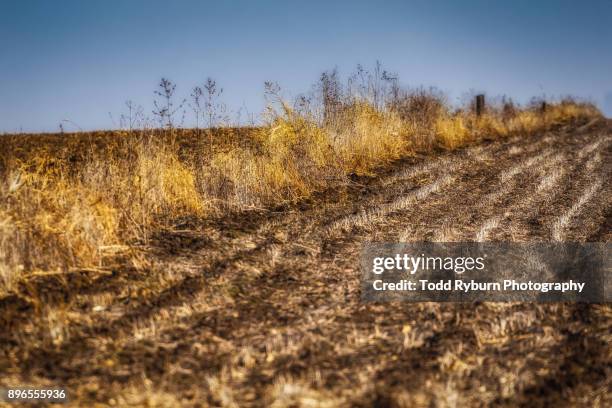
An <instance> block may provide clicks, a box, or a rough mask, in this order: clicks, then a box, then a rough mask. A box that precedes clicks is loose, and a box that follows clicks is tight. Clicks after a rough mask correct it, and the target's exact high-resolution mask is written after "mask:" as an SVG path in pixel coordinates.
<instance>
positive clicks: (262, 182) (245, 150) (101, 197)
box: [0, 98, 600, 294]
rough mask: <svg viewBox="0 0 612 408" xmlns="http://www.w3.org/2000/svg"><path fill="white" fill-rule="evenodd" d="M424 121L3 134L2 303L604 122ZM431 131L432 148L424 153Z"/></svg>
mask: <svg viewBox="0 0 612 408" xmlns="http://www.w3.org/2000/svg"><path fill="white" fill-rule="evenodd" d="M421 99H422V98H421ZM436 106H438V105H436ZM440 106H441V105H440ZM423 115H429V116H431V117H427V118H421V119H423V120H418V121H417V120H415V119H414V118H415V113H414V112H412V111H411V113H410V115H408V116H402V114H401V111H400V110H397V109H391V108H389V109H383V110H380V109H376V108H374V106H373V105H372V104H370V103H368V102H366V101H361V100H357V101H353V102H352V103H350V104H345V105H344V106H343V107H342V109H341V110H339V111H338V112H337V114H336V115H335V117H334V120H333V121H331V122H329V123H326V124H325V125H324V126H322V125H320V124H319V123H318V122H317V121H316V120H315V119H314V118H313V117H310V116H309V115H307V114H298V113H296V112H295V111H294V110H292V109H291V108H290V107H289V106H288V105H287V104H284V103H282V109H281V112H280V113H276V114H274V115H272V116H271V118H270V120H269V122H268V123H267V124H266V125H265V126H262V127H260V128H256V129H249V130H248V131H242V132H241V131H240V130H238V131H236V132H235V130H232V129H230V130H226V131H217V134H216V135H215V137H214V138H213V137H212V133H213V131H208V136H210V137H207V136H199V137H198V135H199V133H200V132H197V134H196V133H195V132H191V133H190V132H189V131H183V132H179V131H176V130H174V131H173V130H170V131H158V130H152V131H148V132H147V131H143V132H132V133H128V132H115V133H110V134H103V135H94V134H77V135H66V136H55V137H54V136H45V135H42V136H38V137H34V136H4V137H5V139H6V143H5V144H4V147H3V149H4V154H3V155H2V157H1V161H0V199H1V204H0V232H1V234H0V293H4V294H6V293H7V292H11V291H13V290H15V288H16V285H18V283H19V282H20V281H23V280H27V279H28V277H29V276H32V274H36V273H63V272H68V271H71V270H77V269H83V268H85V269H87V268H99V269H104V268H105V266H106V263H107V262H109V261H108V259H109V257H111V258H112V256H109V253H111V255H112V254H115V253H116V252H117V251H116V249H117V248H126V245H132V244H135V243H140V244H142V243H146V242H147V241H148V239H149V237H150V235H151V234H152V233H153V232H154V231H156V230H159V229H160V228H168V227H172V226H173V225H174V224H176V223H177V222H178V221H177V220H180V219H184V218H188V217H200V218H201V217H211V216H219V215H222V214H224V213H227V211H242V210H245V209H248V208H261V207H268V206H274V205H279V204H284V203H292V202H293V203H294V202H297V201H299V200H302V199H304V198H307V197H309V196H311V195H312V194H313V193H314V192H316V191H321V190H324V189H326V188H329V187H333V186H335V185H338V184H342V183H346V180H347V175H350V174H357V175H369V174H373V173H374V172H375V171H376V169H377V168H380V167H384V166H385V165H386V164H388V163H390V162H392V161H394V160H397V159H398V158H401V157H405V156H408V155H411V154H413V153H415V151H416V150H423V149H424V148H426V149H429V150H433V149H436V148H438V147H443V148H446V149H456V148H459V147H461V146H464V145H466V144H469V143H473V142H475V141H478V140H481V139H485V138H488V139H490V138H498V137H507V136H509V135H516V134H531V133H535V132H539V131H543V130H545V129H547V128H548V127H551V126H555V125H557V124H559V123H563V122H568V121H575V120H578V119H585V118H589V117H593V116H598V115H600V114H599V113H598V112H597V110H596V109H595V108H594V107H592V106H591V105H586V104H578V103H570V102H561V103H559V104H551V105H549V108H548V110H547V111H546V113H545V114H542V113H540V112H537V111H535V110H532V109H526V110H522V111H517V112H516V113H515V114H514V116H513V117H511V118H509V119H507V118H502V117H501V115H498V114H495V113H489V114H486V115H484V116H482V117H476V116H475V115H473V114H468V113H465V112H458V113H451V112H449V111H448V109H442V108H436V109H428V110H427V112H425V113H423ZM425 119H426V120H425ZM235 133H237V134H235ZM430 133H431V134H433V135H434V136H435V137H434V140H435V143H433V144H427V143H424V142H423V135H425V134H430ZM209 140H214V142H213V143H212V144H210V142H209Z"/></svg>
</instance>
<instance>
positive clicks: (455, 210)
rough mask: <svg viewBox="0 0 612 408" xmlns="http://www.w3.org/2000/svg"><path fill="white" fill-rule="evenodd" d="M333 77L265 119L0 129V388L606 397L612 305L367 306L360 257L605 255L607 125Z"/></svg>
mask: <svg viewBox="0 0 612 408" xmlns="http://www.w3.org/2000/svg"><path fill="white" fill-rule="evenodd" d="M334 78H335V77H334V74H333V73H331V74H326V75H324V76H323V77H322V81H321V83H322V89H321V95H322V97H321V99H322V102H317V101H309V100H308V99H307V98H306V99H299V100H298V101H297V102H296V103H295V104H289V103H287V102H286V101H284V100H282V99H281V98H279V97H278V96H277V93H275V92H270V95H271V97H270V103H271V105H270V110H269V111H268V113H267V114H266V116H265V119H266V121H265V123H264V124H263V125H262V126H259V127H250V128H247V127H239V128H238V127H237V128H230V127H225V128H215V129H205V130H202V129H190V130H187V129H176V128H172V127H168V126H166V128H164V129H147V128H145V129H141V130H138V131H136V130H132V131H113V132H110V131H109V132H97V133H77V134H48V135H6V136H1V138H2V145H1V146H2V155H1V156H0V174H1V178H0V180H1V181H0V194H1V195H0V198H1V201H0V268H1V269H0V276H1V278H2V281H1V283H0V285H1V286H0V373H2V376H1V378H0V388H1V387H9V386H11V387H16V386H22V387H24V386H27V387H28V388H65V389H66V390H67V393H68V395H69V402H68V404H67V406H75V407H83V406H101V407H105V406H120V407H123V406H134V407H140V406H147V407H153V406H156V407H168V406H193V407H202V406H221V407H237V406H256V407H260V406H273V407H300V406H301V407H313V406H321V407H345V406H361V407H368V406H383V407H432V406H435V407H446V406H448V407H452V406H492V405H499V406H521V405H522V406H532V405H537V406H555V405H559V406H589V407H590V406H610V404H611V403H612V394H611V393H610V392H609V389H610V387H609V385H610V382H609V378H610V369H609V368H610V367H611V366H612V365H611V356H610V353H609V349H610V348H609V338H610V332H611V330H612V328H611V324H612V323H611V322H612V319H610V317H611V316H612V314H611V313H610V307H609V306H608V305H590V304H529V303H492V302H479V303H469V304H467V303H402V302H388V303H384V304H382V303H374V302H371V303H365V302H362V301H361V297H360V295H361V279H360V278H361V270H360V266H359V260H358V258H359V252H360V250H361V248H362V246H363V244H364V243H366V242H394V241H398V240H400V241H443V242H448V241H457V242H464V241H474V240H477V241H487V240H491V241H542V240H543V241H549V240H551V239H553V240H560V241H577V242H584V241H597V242H602V241H603V242H609V240H610V231H611V229H610V220H611V219H612V218H611V217H610V214H611V210H612V189H611V187H610V186H609V183H606V181H607V180H609V179H610V176H611V175H610V173H611V171H612V168H611V167H610V166H609V163H610V162H611V161H610V160H611V157H612V143H611V142H612V137H611V134H612V123H610V122H609V121H606V120H605V119H602V118H601V117H600V115H599V113H598V112H597V111H596V109H595V108H593V107H592V106H591V105H588V104H581V103H576V102H571V101H562V102H559V103H554V104H553V103H549V104H548V106H547V109H546V110H545V111H543V110H542V109H541V104H539V103H538V104H533V105H532V106H527V107H523V108H518V107H516V106H513V105H512V104H510V103H499V104H490V105H489V106H488V109H487V111H486V112H485V114H484V115H481V116H480V117H477V116H476V115H474V113H473V111H472V109H471V108H470V107H466V108H464V109H462V110H452V109H451V108H450V107H449V106H448V105H447V104H446V103H445V101H444V97H443V96H442V95H440V94H439V93H437V92H435V91H425V90H415V91H410V92H408V91H402V90H399V89H397V88H396V87H394V86H391V87H390V89H387V91H386V92H382V91H376V88H375V87H370V86H369V85H368V86H365V87H364V86H356V85H355V84H354V82H352V83H351V84H349V85H350V86H349V85H347V87H346V88H350V89H352V90H349V89H339V88H340V87H339V86H338V84H337V81H336V80H335V79H334ZM335 81H336V82H335ZM366 85H367V84H366ZM392 85H393V84H392ZM351 86H352V88H351ZM272 91H273V90H272ZM160 106H161V105H160ZM213 116H214V115H213V114H210V115H209V118H212V117H213ZM160 119H163V122H162V121H161V120H160V122H161V126H164V125H167V124H171V122H172V121H171V118H168V117H167V116H164V117H163V118H160ZM211 121H212V119H211Z"/></svg>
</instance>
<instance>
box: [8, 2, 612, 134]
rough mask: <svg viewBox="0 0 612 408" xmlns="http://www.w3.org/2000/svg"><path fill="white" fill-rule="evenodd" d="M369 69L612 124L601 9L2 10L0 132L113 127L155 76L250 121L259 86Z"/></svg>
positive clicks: (378, 5)
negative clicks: (582, 101)
mask: <svg viewBox="0 0 612 408" xmlns="http://www.w3.org/2000/svg"><path fill="white" fill-rule="evenodd" d="M377 59H378V60H380V61H382V63H383V64H384V66H385V67H387V68H389V70H390V71H393V72H397V73H398V74H399V76H400V79H401V82H402V83H403V84H404V85H409V86H418V85H425V86H437V87H439V88H440V89H442V90H444V91H446V92H448V93H449V95H450V97H451V100H454V99H456V98H457V97H459V96H460V95H462V94H463V93H464V92H467V91H470V90H476V91H485V92H487V93H488V94H491V95H498V94H506V95H509V96H512V97H514V98H515V99H517V100H518V101H521V102H524V101H526V100H527V99H528V98H529V97H531V96H534V95H542V94H546V95H555V96H558V95H565V94H573V95H576V96H579V97H583V98H590V99H591V100H592V101H594V102H596V103H597V104H598V105H599V106H600V107H601V108H603V109H604V110H605V111H606V113H607V114H608V116H612V1H569V0H532V1H523V0H516V1H472V0H461V1H459V0H453V1H358V0H353V1H331V0H328V1H316V0H309V1H290V0H283V1H254V0H250V1H238V0H236V1H232V0H227V1H187V0H185V1H181V0H177V1H168V0H164V1H157V0H146V1H136V0H129V1H119V0H116V1H112V0H105V1H102V0H87V1H83V0H56V1H45V0H39V1H34V0H29V1H25V0H12V1H10V0H0V132H3V131H4V132H11V131H19V130H20V129H23V130H24V131H57V130H58V125H59V123H60V121H61V120H63V119H68V120H71V121H73V122H75V123H76V124H77V125H78V126H80V127H81V128H83V129H102V128H112V127H114V125H113V121H112V120H111V118H110V117H109V112H112V114H113V115H114V116H115V120H116V118H117V117H118V116H119V114H120V113H121V111H122V110H123V103H124V102H125V101H126V100H128V99H131V100H133V101H135V102H137V103H139V104H142V105H143V106H144V107H145V110H146V112H147V113H150V112H151V108H152V104H151V102H152V100H153V90H154V88H155V85H156V84H157V82H158V81H159V79H160V78H161V77H162V76H166V77H168V78H170V79H172V80H173V81H175V82H176V83H177V85H178V86H177V92H178V94H180V95H181V96H188V94H189V90H190V88H191V87H193V86H194V85H196V84H198V83H201V82H203V81H204V79H205V78H206V77H208V76H211V77H213V78H215V79H216V80H217V81H218V83H219V84H220V85H221V86H222V87H223V88H224V89H225V92H224V102H225V103H227V105H228V106H229V107H230V108H231V109H232V110H234V111H235V110H238V109H239V108H240V107H246V108H247V109H248V110H249V111H250V112H252V113H255V114H258V113H259V112H261V110H262V108H263V104H264V101H263V82H264V81H266V80H274V81H277V82H278V83H279V84H280V85H281V86H282V87H283V89H285V90H286V91H287V93H288V94H289V95H295V94H297V93H299V92H303V91H308V90H309V89H310V87H311V85H312V83H313V82H314V81H316V79H317V78H318V76H319V74H320V73H321V72H322V71H324V70H326V69H329V68H333V67H334V66H337V67H338V68H339V70H340V72H341V73H345V74H346V73H349V72H350V70H351V69H352V68H353V67H354V66H355V64H357V63H362V64H365V65H370V66H371V65H372V64H373V63H374V61H376V60H377ZM65 126H66V129H71V125H70V124H66V125H65Z"/></svg>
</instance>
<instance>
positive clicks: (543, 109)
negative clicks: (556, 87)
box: [541, 101, 548, 113]
mask: <svg viewBox="0 0 612 408" xmlns="http://www.w3.org/2000/svg"><path fill="white" fill-rule="evenodd" d="M546 108H548V106H547V105H546V101H542V106H541V111H542V113H546Z"/></svg>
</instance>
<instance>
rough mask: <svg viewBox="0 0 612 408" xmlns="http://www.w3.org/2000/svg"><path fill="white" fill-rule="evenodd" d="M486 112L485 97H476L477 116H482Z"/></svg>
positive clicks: (481, 95)
mask: <svg viewBox="0 0 612 408" xmlns="http://www.w3.org/2000/svg"><path fill="white" fill-rule="evenodd" d="M484 111H485V96H484V95H483V94H480V95H476V116H480V115H482V114H483V113H484Z"/></svg>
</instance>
